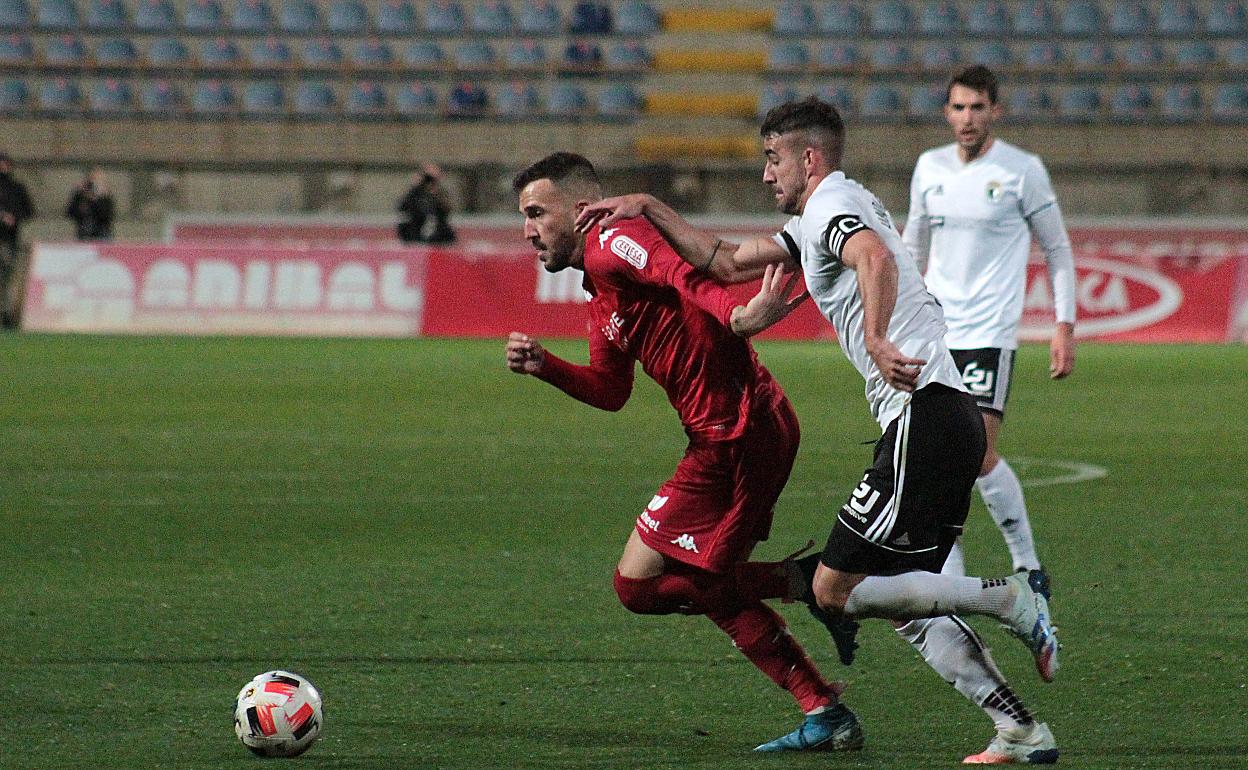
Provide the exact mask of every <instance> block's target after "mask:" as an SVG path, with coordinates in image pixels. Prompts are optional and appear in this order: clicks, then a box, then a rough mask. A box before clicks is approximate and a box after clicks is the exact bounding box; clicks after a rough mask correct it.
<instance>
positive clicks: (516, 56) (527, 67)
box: [503, 40, 550, 72]
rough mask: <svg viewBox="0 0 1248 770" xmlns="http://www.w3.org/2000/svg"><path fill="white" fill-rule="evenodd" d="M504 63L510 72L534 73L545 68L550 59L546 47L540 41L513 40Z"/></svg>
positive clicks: (508, 46) (508, 45)
mask: <svg viewBox="0 0 1248 770" xmlns="http://www.w3.org/2000/svg"><path fill="white" fill-rule="evenodd" d="M503 63H504V64H505V65H506V67H507V69H509V70H515V71H517V72H525V71H528V72H533V71H537V70H541V69H543V68H545V67H546V66H547V65H548V64H549V63H550V59H549V57H548V56H547V55H546V46H544V45H542V44H541V43H539V42H538V41H536V40H513V41H511V42H510V43H508V44H507V51H506V53H505V54H504V55H503Z"/></svg>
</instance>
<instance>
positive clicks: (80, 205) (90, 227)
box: [65, 168, 114, 241]
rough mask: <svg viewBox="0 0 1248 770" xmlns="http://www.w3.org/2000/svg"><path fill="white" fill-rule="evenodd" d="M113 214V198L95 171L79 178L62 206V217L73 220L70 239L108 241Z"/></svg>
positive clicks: (100, 174)
mask: <svg viewBox="0 0 1248 770" xmlns="http://www.w3.org/2000/svg"><path fill="white" fill-rule="evenodd" d="M113 212H114V205H113V196H112V195H110V194H109V192H108V184H107V180H106V179H105V178H104V172H103V171H101V170H100V169H98V168H93V169H91V172H90V173H88V174H87V175H86V176H85V177H83V179H82V181H81V182H80V183H79V184H78V186H77V187H75V188H74V192H73V193H72V194H71V195H70V196H69V203H68V204H67V205H66V206H65V216H66V217H68V218H69V219H72V220H74V237H75V238H77V239H78V240H80V241H109V240H112V238H113Z"/></svg>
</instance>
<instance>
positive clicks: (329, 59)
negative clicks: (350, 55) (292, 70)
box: [300, 38, 344, 69]
mask: <svg viewBox="0 0 1248 770" xmlns="http://www.w3.org/2000/svg"><path fill="white" fill-rule="evenodd" d="M300 58H301V60H302V61H303V66H305V67H311V68H314V69H333V68H337V67H341V66H342V62H343V59H344V57H343V55H342V49H341V48H339V47H338V44H337V43H335V42H334V41H333V40H330V39H328V38H320V39H317V40H309V41H307V42H306V43H304V44H303V55H302V56H301V57H300Z"/></svg>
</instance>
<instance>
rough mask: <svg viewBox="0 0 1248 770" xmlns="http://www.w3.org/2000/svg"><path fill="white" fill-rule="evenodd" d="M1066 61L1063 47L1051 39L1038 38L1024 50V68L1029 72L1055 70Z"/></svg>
mask: <svg viewBox="0 0 1248 770" xmlns="http://www.w3.org/2000/svg"><path fill="white" fill-rule="evenodd" d="M1065 63H1066V57H1065V55H1064V54H1063V53H1062V47H1061V46H1060V45H1058V44H1057V43H1054V42H1052V41H1050V40H1044V41H1040V40H1037V41H1036V42H1034V43H1031V44H1030V45H1028V46H1027V48H1026V50H1024V51H1023V69H1024V70H1027V71H1028V72H1054V71H1056V70H1057V69H1059V68H1060V67H1061V66H1062V65H1064V64H1065Z"/></svg>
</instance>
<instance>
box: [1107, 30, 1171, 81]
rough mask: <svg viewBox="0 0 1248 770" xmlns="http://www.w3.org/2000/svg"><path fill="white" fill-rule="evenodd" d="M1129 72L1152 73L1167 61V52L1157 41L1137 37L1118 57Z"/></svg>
mask: <svg viewBox="0 0 1248 770" xmlns="http://www.w3.org/2000/svg"><path fill="white" fill-rule="evenodd" d="M1118 58H1119V59H1120V61H1121V62H1122V65H1123V68H1124V70H1125V71H1126V72H1128V73H1136V74H1139V73H1143V74H1152V73H1154V72H1156V71H1157V70H1158V69H1160V68H1161V67H1162V65H1164V64H1165V63H1166V54H1165V52H1164V51H1162V50H1161V46H1160V45H1158V44H1157V43H1156V42H1154V41H1152V40H1148V39H1144V38H1137V39H1135V40H1132V41H1131V42H1129V43H1127V44H1126V46H1125V47H1123V49H1122V55H1121V56H1119V57H1118Z"/></svg>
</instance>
